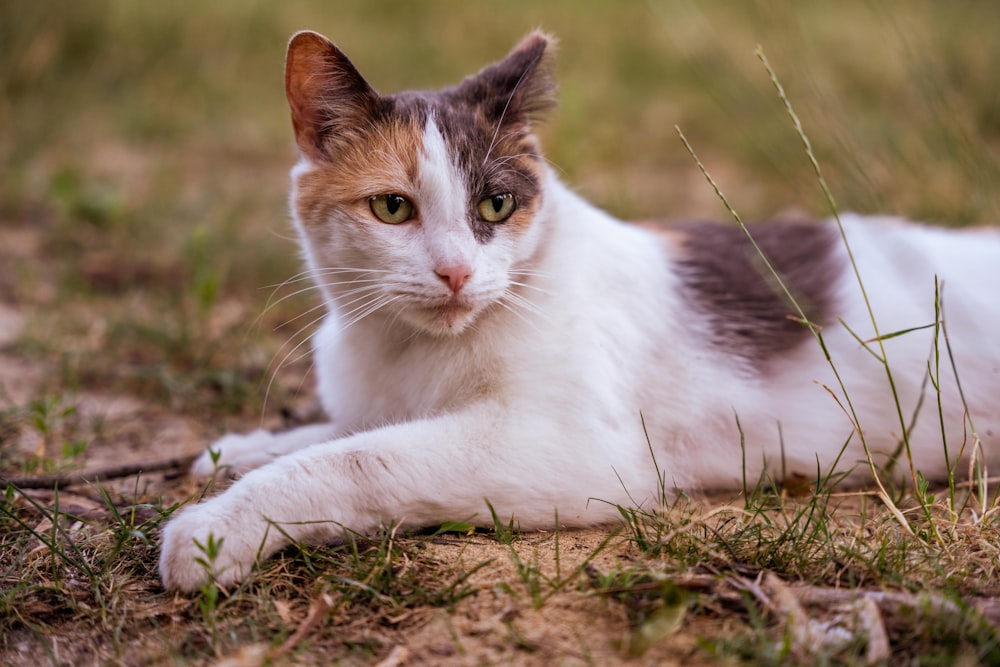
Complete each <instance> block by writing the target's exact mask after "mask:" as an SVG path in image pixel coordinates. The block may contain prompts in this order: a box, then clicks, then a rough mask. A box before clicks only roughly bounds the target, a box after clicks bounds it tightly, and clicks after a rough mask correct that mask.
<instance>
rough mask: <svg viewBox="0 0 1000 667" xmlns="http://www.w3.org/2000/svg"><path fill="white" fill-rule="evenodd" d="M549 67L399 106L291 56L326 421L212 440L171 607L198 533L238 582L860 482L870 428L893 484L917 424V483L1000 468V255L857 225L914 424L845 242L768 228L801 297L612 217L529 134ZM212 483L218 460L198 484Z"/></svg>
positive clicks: (546, 62) (306, 35) (303, 228)
mask: <svg viewBox="0 0 1000 667" xmlns="http://www.w3.org/2000/svg"><path fill="white" fill-rule="evenodd" d="M551 52H552V47H551V43H550V40H549V38H547V37H546V36H545V35H543V34H541V33H534V34H531V35H529V36H527V37H526V38H525V39H524V40H523V41H522V42H521V43H520V44H518V45H517V46H516V48H514V49H513V51H511V53H510V54H509V55H508V56H507V57H506V58H505V59H504V60H502V61H501V62H499V63H496V64H494V65H491V66H489V67H486V68H485V69H483V70H482V71H480V72H479V73H478V74H476V75H474V76H471V77H469V78H467V79H465V80H464V81H462V82H461V83H460V84H459V85H458V86H455V87H453V88H448V89H445V90H442V91H439V92H404V93H400V94H396V95H390V96H383V95H380V94H378V93H376V92H375V91H374V90H373V89H372V87H371V86H369V84H368V83H367V82H366V81H365V79H364V78H362V76H361V75H360V74H359V73H358V71H357V70H356V69H355V68H354V66H353V65H352V64H351V63H350V61H349V60H348V59H347V57H346V56H345V55H344V54H343V53H342V52H341V51H340V50H338V49H337V47H335V46H334V45H333V44H332V43H330V42H329V41H328V40H327V39H326V38H324V37H322V36H320V35H318V34H316V33H312V32H302V33H298V34H296V35H295V36H294V37H293V38H292V40H291V42H290V44H289V48H288V56H287V62H286V71H285V86H286V93H287V98H288V103H289V105H290V107H291V116H292V123H293V126H294V131H295V140H296V143H297V147H298V150H299V153H300V157H301V159H300V161H299V163H298V164H297V165H296V166H295V168H294V169H293V170H292V194H291V211H292V217H293V219H294V223H295V227H296V230H297V231H298V235H299V238H300V240H301V245H302V250H303V254H304V256H305V261H306V264H307V266H308V269H309V273H310V275H311V277H312V279H313V280H314V281H315V284H316V287H317V289H318V291H319V293H320V294H321V295H322V298H323V303H324V305H325V308H326V311H327V314H326V318H325V321H324V324H323V325H322V328H321V329H320V330H319V331H318V333H317V334H316V336H315V338H314V366H315V368H316V371H317V375H318V389H319V395H320V397H321V400H322V403H323V406H324V408H325V410H326V412H327V413H328V415H329V418H330V421H329V422H328V423H324V424H317V425H312V426H306V427H303V428H300V429H297V430H293V431H290V432H287V433H269V432H264V431H256V432H253V433H249V434H247V435H229V436H226V437H224V438H222V439H221V440H219V441H217V442H216V443H215V444H213V445H212V446H211V448H210V451H212V452H214V455H215V456H216V457H218V463H219V464H220V465H223V466H228V467H230V468H231V470H232V471H234V472H235V473H239V474H242V475H243V476H242V478H240V479H239V480H238V481H236V482H235V483H234V484H233V485H232V486H231V487H230V488H229V489H228V490H226V491H225V492H223V493H222V494H221V495H218V496H216V497H213V498H210V499H208V500H206V501H204V502H202V503H199V504H195V505H192V506H188V507H185V508H183V509H182V510H181V511H179V512H178V513H177V514H176V516H175V517H174V518H173V519H172V520H171V521H170V522H169V523H168V524H167V526H166V527H165V530H164V533H163V547H162V554H161V558H160V572H161V575H162V579H163V583H164V585H165V586H166V587H167V588H169V589H180V590H185V591H190V590H192V589H195V588H197V587H198V586H199V584H201V583H202V582H204V581H205V579H206V577H207V576H208V573H207V572H206V570H205V568H204V567H203V566H202V565H199V564H198V563H196V559H197V558H199V557H200V556H201V553H200V551H199V549H198V547H197V546H196V543H195V540H197V541H199V542H201V543H202V544H204V543H205V542H206V539H207V538H208V536H209V535H214V537H215V539H216V540H222V544H221V550H220V553H219V557H218V559H217V560H216V561H215V568H216V570H215V572H214V576H215V578H216V579H217V581H219V582H220V583H222V584H230V583H232V582H235V581H238V580H240V579H241V578H243V577H245V576H246V575H247V574H248V572H249V571H250V569H251V568H252V567H253V565H254V564H255V562H256V560H257V559H258V558H261V557H267V556H268V555H270V554H272V553H274V552H275V551H276V550H278V549H280V548H281V547H282V546H284V545H286V544H288V542H289V539H292V540H296V541H302V542H309V543H322V542H325V541H330V540H337V539H342V538H343V535H344V531H345V530H346V529H350V530H353V531H360V532H368V531H372V530H374V529H376V528H377V527H378V526H379V524H380V523H387V522H390V521H398V522H399V523H400V524H401V525H402V526H404V527H419V526H427V525H433V524H439V523H441V522H443V521H445V520H461V521H471V522H474V523H476V524H479V525H492V520H491V518H490V512H489V510H488V508H487V501H489V503H491V504H492V506H493V507H494V508H495V510H496V512H497V514H498V515H499V516H501V517H511V516H513V517H514V519H515V521H516V522H518V523H519V524H520V526H521V528H524V529H531V528H539V527H551V526H552V525H553V522H554V521H555V517H556V511H558V521H559V523H560V524H562V525H564V526H582V525H592V524H599V523H602V522H609V521H614V520H616V519H617V518H618V517H619V514H618V510H617V509H616V508H615V504H621V505H625V506H634V503H645V504H646V506H649V504H650V503H655V502H656V500H657V497H658V496H657V493H658V491H659V490H660V488H661V487H662V486H663V485H665V486H666V487H667V490H668V492H669V491H670V490H671V489H699V488H734V489H738V488H739V487H740V484H741V480H743V479H744V478H746V479H749V480H751V482H752V481H754V480H756V479H758V477H759V476H760V475H761V473H762V471H764V469H765V467H767V466H770V467H769V468H768V470H769V474H771V475H778V474H780V472H781V471H782V470H784V471H785V474H787V475H797V476H805V477H807V478H813V479H815V478H816V476H817V474H824V475H825V474H828V473H829V472H830V471H831V470H832V469H833V467H834V465H835V464H836V465H837V470H838V471H843V473H844V475H845V477H846V478H847V479H848V480H849V481H854V482H864V481H865V480H868V481H871V473H870V471H869V467H868V465H867V463H865V461H866V458H865V453H864V448H863V446H862V440H861V437H860V434H863V435H864V442H865V443H866V444H867V447H868V448H869V450H870V452H871V457H872V459H873V460H874V462H875V463H876V465H882V464H884V463H886V461H887V458H888V457H889V456H890V455H891V453H892V452H894V451H895V450H896V449H897V446H898V445H899V443H900V440H901V437H902V436H903V433H904V427H903V424H906V425H907V428H908V432H907V434H906V435H907V439H908V443H909V447H910V450H911V452H912V458H913V460H914V462H915V465H916V467H917V468H919V469H920V470H921V471H922V472H923V474H924V475H926V476H928V477H941V476H942V475H943V474H944V471H945V470H946V461H945V454H944V448H943V446H942V430H943V431H944V432H945V434H946V436H947V443H948V447H949V449H948V452H949V454H950V456H951V457H952V459H955V458H957V455H958V452H959V451H960V450H962V451H964V453H965V454H964V456H965V458H968V456H969V452H970V451H971V450H972V449H973V445H972V442H973V437H974V436H973V434H972V433H971V432H970V430H969V428H968V424H969V422H970V419H969V417H971V421H972V423H974V425H975V426H976V428H977V429H978V437H979V438H981V443H982V449H983V451H984V452H985V458H986V460H987V461H988V462H989V463H991V464H993V465H996V464H997V463H998V462H1000V457H998V455H997V454H998V451H1000V450H998V445H1000V442H998V434H1000V412H998V407H1000V406H998V404H997V401H998V398H1000V344H998V343H997V339H996V336H997V333H996V332H997V330H998V325H1000V322H998V317H997V308H996V298H997V296H996V295H997V294H998V293H1000V234H998V233H997V232H996V231H995V230H978V231H944V230H939V229H932V228H927V227H922V226H916V225H913V224H908V223H904V222H900V221H896V220H891V219H866V218H860V217H855V216H845V217H844V218H843V229H844V231H845V236H846V238H847V240H848V241H849V246H850V248H851V249H852V251H853V257H854V260H855V261H856V264H857V266H858V267H859V270H860V273H861V276H862V277H863V279H864V284H865V285H866V287H867V290H868V294H867V296H868V299H869V300H870V303H871V306H872V309H873V311H874V313H875V317H876V321H877V323H878V325H879V331H880V332H881V333H882V334H886V333H890V332H898V331H902V330H905V329H915V330H914V331H911V332H909V333H906V334H904V335H900V336H896V337H891V338H887V339H886V340H885V341H884V345H885V353H886V355H887V357H888V359H889V362H890V364H891V369H892V380H893V382H894V386H895V391H896V392H897V393H898V395H899V399H900V404H901V406H902V414H899V413H898V411H897V409H896V407H895V404H894V403H893V399H892V391H891V390H890V387H889V379H888V376H887V373H886V372H885V369H884V367H883V366H882V364H881V363H880V362H879V361H878V359H877V358H875V355H874V354H873V352H875V353H878V354H880V353H881V352H879V350H878V346H877V345H875V344H874V343H872V342H870V341H871V340H872V339H873V338H874V337H875V335H876V333H875V330H874V328H873V324H872V320H871V318H870V316H869V312H868V309H867V307H866V305H865V300H864V299H863V297H862V293H861V291H860V289H859V286H858V282H857V280H856V279H855V277H854V274H853V269H852V264H851V263H850V261H849V259H848V254H847V251H846V248H845V244H844V242H843V239H842V238H841V236H840V234H839V232H838V228H837V227H836V225H835V222H834V221H825V222H813V223H806V222H802V223H792V222H783V223H775V224H770V225H763V226H754V227H752V228H751V231H752V234H753V236H754V238H755V239H756V241H757V243H758V244H759V246H760V248H761V250H762V251H763V254H764V255H765V256H766V257H768V259H769V260H770V262H771V264H772V265H773V266H774V268H775V269H776V272H777V275H778V276H779V277H780V278H781V280H782V284H784V285H786V286H787V288H788V292H787V293H786V292H785V291H784V290H783V288H782V287H781V286H780V285H779V284H778V281H777V279H776V278H775V277H774V274H773V273H772V272H771V271H770V270H768V269H767V268H766V267H765V265H764V263H763V260H762V259H760V256H759V255H758V253H757V252H756V251H755V250H754V249H753V248H752V246H751V244H750V243H749V242H748V240H747V238H746V236H745V235H744V234H743V232H742V231H741V230H740V229H739V228H738V227H737V226H735V225H732V224H693V223H692V224H682V225H675V226H671V227H662V228H651V227H647V226H637V225H629V224H625V223H622V222H620V221H618V220H616V219H614V218H613V217H611V216H610V215H608V214H607V213H604V212H602V211H600V210H598V209H596V208H594V207H593V206H591V205H590V204H588V203H587V202H585V201H584V200H582V199H581V198H580V197H579V196H577V195H576V194H575V193H574V192H572V191H571V190H570V189H569V188H567V187H566V186H565V185H563V184H562V183H561V182H560V181H559V180H558V178H557V177H556V175H555V174H554V173H553V170H552V169H550V168H549V167H548V165H547V164H546V162H545V160H544V158H543V157H542V154H541V151H540V148H539V142H538V139H537V138H536V136H535V134H533V131H532V128H533V126H534V124H535V123H536V122H537V121H538V119H539V117H540V116H541V114H542V113H543V112H544V111H545V110H546V109H547V108H549V107H550V106H551V105H552V104H553V95H554V83H553V80H552V75H551ZM936 276H938V277H940V279H941V281H942V284H943V285H944V286H945V287H946V289H944V290H943V292H942V293H943V294H945V295H946V298H945V299H944V300H943V301H944V303H945V310H944V313H945V314H946V318H945V320H946V325H947V331H948V334H949V341H950V343H951V346H952V349H953V351H954V355H955V365H956V368H957V370H958V377H959V378H960V380H961V387H962V389H963V390H964V397H965V399H966V401H967V404H968V408H969V411H970V414H968V415H966V414H965V412H964V409H963V402H962V400H961V398H960V396H959V391H958V388H957V385H956V380H955V374H954V373H953V372H952V371H951V370H950V365H948V364H947V363H945V364H942V369H943V370H942V371H941V373H940V385H941V393H942V399H941V400H942V414H943V426H942V423H941V422H939V419H938V414H937V405H936V397H935V396H934V395H933V394H932V393H931V391H932V390H931V389H930V386H929V385H928V384H927V383H926V382H925V381H924V380H925V376H926V375H927V373H928V360H929V359H930V358H932V357H931V355H932V352H933V349H934V348H933V342H934V340H935V328H934V326H933V325H934V324H935V321H936V320H935V302H936V297H935V277H936ZM789 296H792V297H794V301H795V303H797V304H798V308H797V307H795V306H794V305H793V303H792V301H791V300H790V298H789ZM820 327H821V332H822V335H823V339H824V343H825V346H826V349H827V350H828V352H829V355H830V357H831V359H832V361H833V364H834V365H835V367H836V370H837V372H838V373H839V375H840V377H841V378H842V380H843V383H844V387H846V388H847V392H848V396H849V399H850V405H851V406H853V409H854V411H855V414H856V419H857V422H856V424H855V423H854V420H853V419H852V418H851V417H850V416H849V414H850V412H849V410H848V400H847V398H846V397H845V396H844V395H843V392H842V389H841V385H840V384H839V383H838V381H837V379H836V377H835V376H834V371H833V370H832V368H833V367H832V366H831V364H830V363H828V361H827V360H826V358H825V355H824V352H823V350H822V349H821V347H820V346H819V345H818V344H817V343H816V341H815V337H814V335H813V331H814V330H820ZM919 327H923V328H919ZM938 340H941V336H940V335H939V336H938ZM861 341H869V342H868V343H867V344H865V343H862V342H861ZM922 396H923V398H924V399H925V400H924V406H923V409H922V410H920V411H918V412H919V414H918V415H917V418H916V420H915V422H914V423H913V424H912V428H910V426H911V420H912V416H913V414H914V412H915V411H917V406H918V404H919V403H920V400H921V397H922ZM737 419H738V423H737ZM741 439H742V440H743V443H744V444H743V447H744V448H745V455H744V453H743V452H744V449H741ZM845 442H847V445H846V448H844V443H845ZM902 460H903V461H905V457H904V458H903V459H902ZM952 463H953V464H954V463H955V461H954V460H953V461H952ZM902 465H905V463H904V464H902ZM214 466H215V462H214V461H213V458H212V456H211V455H210V454H209V453H208V452H206V454H205V455H203V456H202V457H201V459H200V460H199V461H197V462H196V463H195V465H194V472H195V473H197V474H206V475H207V474H211V473H212V472H213V469H214Z"/></svg>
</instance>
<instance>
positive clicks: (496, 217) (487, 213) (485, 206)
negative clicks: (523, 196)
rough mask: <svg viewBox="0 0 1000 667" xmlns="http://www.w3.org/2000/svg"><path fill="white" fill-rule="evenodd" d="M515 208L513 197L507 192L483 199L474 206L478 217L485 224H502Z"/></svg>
mask: <svg viewBox="0 0 1000 667" xmlns="http://www.w3.org/2000/svg"><path fill="white" fill-rule="evenodd" d="M516 207H517V205H516V203H515V201H514V195H512V194H510V193H509V192H504V193H503V194H499V195H491V196H489V197H484V198H483V199H482V200H480V202H479V203H478V204H476V210H477V211H479V216H480V217H481V218H482V219H483V220H485V221H486V222H503V221H504V220H506V219H507V218H509V217H510V214H511V213H513V212H514V209H515V208H516Z"/></svg>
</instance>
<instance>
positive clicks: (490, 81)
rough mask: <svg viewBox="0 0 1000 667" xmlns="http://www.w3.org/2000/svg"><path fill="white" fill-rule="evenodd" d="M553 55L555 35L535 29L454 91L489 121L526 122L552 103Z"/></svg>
mask: <svg viewBox="0 0 1000 667" xmlns="http://www.w3.org/2000/svg"><path fill="white" fill-rule="evenodd" d="M554 56H555V39H554V38H552V37H550V36H549V35H546V34H545V33H543V32H541V31H537V30H536V31H535V32H532V33H530V34H529V35H528V36H526V37H525V38H524V39H522V40H521V42H520V43H519V44H518V45H517V46H515V47H514V48H513V50H511V52H510V53H509V54H507V57H506V58H504V59H503V60H501V61H500V62H497V63H494V64H492V65H489V66H487V67H485V68H484V69H482V70H481V71H480V72H479V73H478V74H476V75H474V76H471V77H469V78H467V79H466V80H465V81H463V82H462V84H461V85H460V86H459V87H458V89H457V92H458V94H459V95H461V96H464V97H467V98H468V99H469V100H470V101H471V102H472V103H473V104H474V105H475V106H477V107H479V108H480V109H481V110H482V111H483V113H484V114H485V116H486V120H487V121H488V122H490V123H491V124H493V125H500V124H503V125H510V124H522V125H528V124H530V122H531V121H533V120H535V119H536V118H538V117H539V116H540V115H541V114H542V112H544V111H546V110H548V109H549V108H551V107H552V106H554V105H555V92H556V84H555V79H554V78H553V75H552V69H553V65H552V63H553V60H554Z"/></svg>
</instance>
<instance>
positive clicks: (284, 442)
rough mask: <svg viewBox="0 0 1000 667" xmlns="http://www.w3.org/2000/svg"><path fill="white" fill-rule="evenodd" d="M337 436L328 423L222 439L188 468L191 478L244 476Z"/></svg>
mask: <svg viewBox="0 0 1000 667" xmlns="http://www.w3.org/2000/svg"><path fill="white" fill-rule="evenodd" d="M337 435H338V431H337V428H336V427H335V426H334V425H333V424H330V423H326V424H310V425H309V426H301V427H299V428H296V429H292V430H291V431H284V432H282V433H272V432H271V431H265V430H263V429H257V430H256V431H251V432H250V433H244V434H238V433H230V434H228V435H224V436H222V437H221V438H219V439H218V440H216V441H215V442H213V443H212V444H211V445H209V446H208V449H206V450H205V451H204V453H202V455H201V456H199V457H198V458H197V459H195V462H194V463H193V464H192V465H191V474H192V475H198V476H199V477H208V476H210V475H214V474H217V473H222V472H225V473H228V474H233V475H239V474H243V473H245V472H248V471H250V470H253V469H254V468H259V467H260V466H262V465H265V464H267V463H270V462H271V461H273V460H274V459H276V458H278V457H279V456H284V455H285V454H289V453H291V452H294V451H298V450H300V449H302V448H304V447H309V446H310V445H317V444H319V443H322V442H328V441H330V440H332V439H333V438H335V437H336V436H337Z"/></svg>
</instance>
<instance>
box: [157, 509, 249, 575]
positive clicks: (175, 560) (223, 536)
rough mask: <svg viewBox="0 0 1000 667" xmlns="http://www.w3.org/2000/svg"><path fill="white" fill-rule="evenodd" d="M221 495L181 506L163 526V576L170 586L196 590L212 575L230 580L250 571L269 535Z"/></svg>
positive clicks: (161, 560) (161, 557) (161, 562)
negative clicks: (227, 504) (230, 509)
mask: <svg viewBox="0 0 1000 667" xmlns="http://www.w3.org/2000/svg"><path fill="white" fill-rule="evenodd" d="M219 500H220V499H213V500H209V501H207V502H204V503H202V504H200V505H191V506H189V507H185V508H184V509H182V510H180V511H179V512H178V513H177V514H176V515H175V516H174V517H173V518H172V519H171V520H170V522H169V523H167V525H166V527H165V528H164V529H163V539H162V544H161V547H160V579H161V580H162V582H163V586H164V588H166V589H167V590H180V591H184V592H191V591H195V590H198V588H199V587H201V586H203V585H204V584H207V583H209V582H210V581H215V582H216V583H218V584H219V585H220V586H223V587H225V586H229V585H231V584H233V583H236V582H237V581H240V580H242V579H244V578H246V576H247V575H248V574H249V573H250V570H251V569H253V566H254V563H255V562H256V560H257V554H258V552H259V551H260V549H261V544H260V542H261V541H262V539H263V536H262V537H261V539H258V540H254V539H253V537H252V536H253V535H256V534H257V533H258V532H259V531H258V530H256V528H257V526H256V525H250V523H249V522H248V519H247V517H246V516H245V515H241V514H237V513H231V512H228V511H226V509H225V508H224V507H222V506H221V505H222V503H220V502H219Z"/></svg>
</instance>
